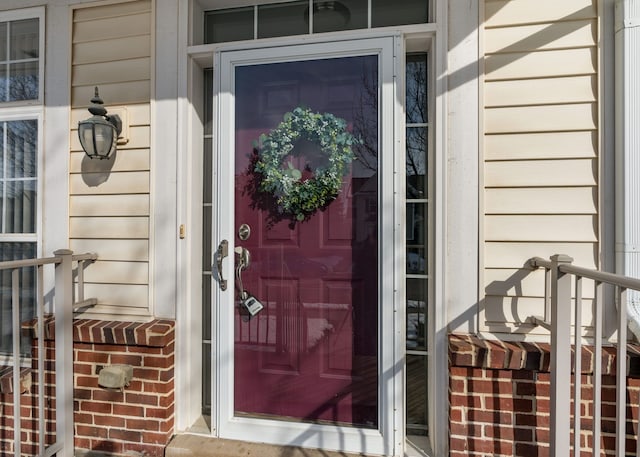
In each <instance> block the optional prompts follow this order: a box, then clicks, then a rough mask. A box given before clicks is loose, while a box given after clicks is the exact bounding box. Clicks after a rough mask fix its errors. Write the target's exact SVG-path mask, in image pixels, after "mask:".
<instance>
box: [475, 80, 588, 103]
mask: <svg viewBox="0 0 640 457" xmlns="http://www.w3.org/2000/svg"><path fill="white" fill-rule="evenodd" d="M596 85H597V78H596V77H595V75H587V76H573V77H563V78H540V79H526V80H507V81H491V82H487V83H486V84H485V85H484V102H485V107H487V108H489V107H501V106H518V105H542V104H545V105H548V104H560V103H585V102H588V103H591V102H595V101H596V93H597V90H598V89H597V87H596Z"/></svg>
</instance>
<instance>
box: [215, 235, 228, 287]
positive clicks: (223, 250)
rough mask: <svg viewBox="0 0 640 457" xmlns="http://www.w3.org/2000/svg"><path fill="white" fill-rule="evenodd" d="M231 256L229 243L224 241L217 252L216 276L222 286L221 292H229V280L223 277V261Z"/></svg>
mask: <svg viewBox="0 0 640 457" xmlns="http://www.w3.org/2000/svg"><path fill="white" fill-rule="evenodd" d="M228 255H229V242H228V241H227V240H222V241H221V242H220V244H219V245H218V249H217V250H216V255H215V259H216V274H217V275H218V283H219V284H220V290H227V280H226V279H224V276H223V275H222V261H223V260H224V258H225V257H227V256H228Z"/></svg>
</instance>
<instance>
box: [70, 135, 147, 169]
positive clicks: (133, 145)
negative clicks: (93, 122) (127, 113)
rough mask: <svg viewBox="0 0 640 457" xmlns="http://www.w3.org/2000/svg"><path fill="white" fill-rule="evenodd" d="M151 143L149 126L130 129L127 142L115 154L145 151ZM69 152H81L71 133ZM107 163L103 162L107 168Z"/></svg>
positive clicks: (78, 143)
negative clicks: (137, 150) (132, 150)
mask: <svg viewBox="0 0 640 457" xmlns="http://www.w3.org/2000/svg"><path fill="white" fill-rule="evenodd" d="M150 143H151V129H150V127H149V126H138V127H131V128H130V129H129V141H128V142H127V143H126V144H119V145H118V147H117V151H116V154H120V153H123V154H126V150H127V149H147V148H149V146H150ZM71 151H78V152H82V145H80V139H79V138H78V133H77V132H71ZM107 163H108V162H105V166H107Z"/></svg>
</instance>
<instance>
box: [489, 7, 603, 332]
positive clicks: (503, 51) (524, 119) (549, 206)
mask: <svg viewBox="0 0 640 457" xmlns="http://www.w3.org/2000/svg"><path fill="white" fill-rule="evenodd" d="M483 13H484V24H483V27H482V36H483V40H482V43H483V51H482V54H483V55H484V75H483V78H484V81H483V85H482V91H481V100H482V103H483V112H482V119H483V133H484V135H483V145H482V150H483V157H484V168H483V170H484V171H483V174H482V182H483V185H484V189H483V192H482V194H481V208H482V209H483V214H484V215H483V224H482V227H481V231H482V234H483V243H482V255H481V259H482V265H481V267H482V268H481V274H482V282H481V285H480V287H481V296H483V300H482V303H483V306H482V310H481V314H480V319H481V322H480V328H481V330H483V331H491V332H509V333H537V332H541V331H542V330H540V329H537V328H532V326H531V325H530V324H527V320H528V319H529V318H530V317H531V316H532V315H542V313H543V300H542V294H543V293H544V275H542V274H541V272H532V271H530V270H528V269H526V265H525V263H526V261H527V259H529V258H530V257H532V256H541V257H549V256H551V255H553V254H556V253H563V254H568V255H570V256H572V257H574V258H575V262H576V264H579V265H582V266H585V267H591V268H593V267H596V266H597V265H598V263H599V259H598V254H597V253H598V243H599V240H600V227H599V215H598V213H599V209H598V193H599V187H598V185H599V179H600V178H599V146H598V141H599V135H598V128H599V115H598V113H599V105H598V102H599V100H598V74H597V69H598V39H599V38H598V21H597V2H595V0H593V1H591V0H563V1H562V2H557V1H552V0H542V1H539V0H535V1H534V0H510V1H503V0H485V2H484V11H483ZM523 323H524V325H522V324H523Z"/></svg>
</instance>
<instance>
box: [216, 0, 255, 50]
mask: <svg viewBox="0 0 640 457" xmlns="http://www.w3.org/2000/svg"><path fill="white" fill-rule="evenodd" d="M204 37H205V38H204V42H205V43H223V42H227V41H240V40H251V39H253V7H248V8H233V9H226V10H215V11H207V12H205V13H204Z"/></svg>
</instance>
